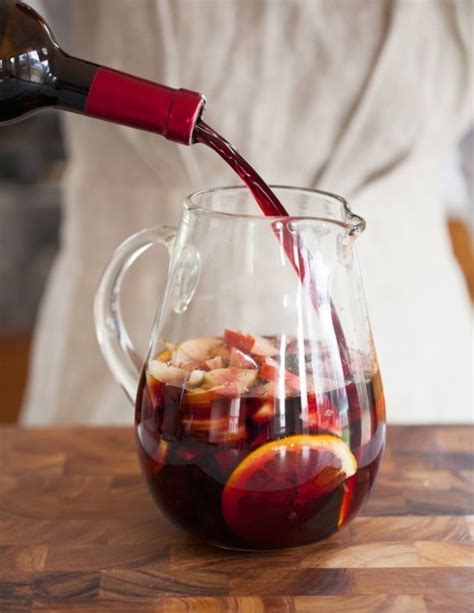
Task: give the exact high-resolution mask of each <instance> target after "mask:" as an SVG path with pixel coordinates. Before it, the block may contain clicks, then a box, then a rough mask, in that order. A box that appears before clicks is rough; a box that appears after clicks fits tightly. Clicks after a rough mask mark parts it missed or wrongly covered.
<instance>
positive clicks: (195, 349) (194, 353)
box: [178, 337, 222, 362]
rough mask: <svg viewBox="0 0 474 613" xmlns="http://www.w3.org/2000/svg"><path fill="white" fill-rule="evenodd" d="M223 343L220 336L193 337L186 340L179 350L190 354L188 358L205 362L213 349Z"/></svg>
mask: <svg viewBox="0 0 474 613" xmlns="http://www.w3.org/2000/svg"><path fill="white" fill-rule="evenodd" d="M221 344H222V340H221V339H219V338H214V337H211V338H191V339H189V340H188V341H184V343H181V345H180V346H179V347H178V350H180V351H182V352H183V353H185V354H186V355H187V356H189V358H188V359H190V360H194V361H196V362H205V361H206V360H208V359H209V358H210V357H212V356H211V349H213V348H214V347H217V346H218V345H221Z"/></svg>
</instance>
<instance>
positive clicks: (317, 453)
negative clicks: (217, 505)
mask: <svg viewBox="0 0 474 613" xmlns="http://www.w3.org/2000/svg"><path fill="white" fill-rule="evenodd" d="M356 470H357V461H356V459H355V457H354V456H353V454H352V452H351V450H350V449H349V447H348V446H347V445H346V443H344V441H342V440H341V439H339V438H337V437H335V436H330V435H317V436H313V435H297V436H290V437H287V438H283V439H280V440H277V441H272V442H270V443H267V444H265V445H262V447H259V448H258V449H256V450H255V451H253V452H252V453H251V454H250V455H248V456H247V457H246V458H245V460H243V462H241V463H240V464H239V465H238V466H237V468H236V469H235V470H234V472H233V473H232V475H231V476H230V478H229V480H228V481H227V484H226V486H225V488H224V491H223V493H222V514H223V516H224V519H225V521H226V523H227V525H228V526H229V528H230V529H231V530H232V531H233V532H234V533H235V534H236V535H238V536H240V537H241V538H243V539H245V540H247V541H249V542H252V543H270V542H272V541H278V540H279V539H280V540H281V536H282V535H285V537H289V536H290V534H291V532H292V531H294V530H298V529H299V528H300V527H301V526H302V525H303V524H304V523H305V522H307V521H308V520H309V519H311V518H312V517H313V516H315V514H316V513H317V512H318V511H319V510H320V509H321V503H324V499H323V498H322V497H323V496H324V495H325V494H328V493H329V492H331V491H333V490H335V489H336V488H337V487H338V486H340V485H341V484H342V483H343V482H344V481H345V480H346V479H347V478H348V477H351V476H352V475H354V474H355V472H356Z"/></svg>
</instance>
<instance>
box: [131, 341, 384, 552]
mask: <svg viewBox="0 0 474 613" xmlns="http://www.w3.org/2000/svg"><path fill="white" fill-rule="evenodd" d="M284 344H285V348H284V351H283V352H282V350H281V347H282V337H279V338H276V337H273V338H272V337H265V338H263V337H252V336H250V335H246V334H242V333H239V332H235V331H231V330H228V331H226V333H225V335H224V336H223V337H214V338H208V339H191V340H189V341H186V342H184V343H182V344H181V345H179V346H178V347H170V350H166V351H164V352H162V353H161V354H160V355H159V356H157V357H156V358H155V359H154V360H151V361H149V362H148V364H147V367H146V370H144V372H143V374H142V378H141V382H140V387H139V393H138V398H137V405H136V422H137V439H138V448H139V454H140V460H141V463H142V467H143V471H144V474H145V477H146V479H147V482H148V486H149V488H150V490H151V493H152V495H153V497H154V498H155V500H156V501H157V503H158V505H159V507H160V508H161V509H162V510H163V511H164V512H165V513H166V515H167V516H168V517H169V518H170V519H171V520H172V521H174V522H175V523H177V524H178V525H180V526H181V527H183V528H185V529H186V530H187V531H189V532H190V533H192V534H194V535H196V536H198V537H200V538H203V539H205V540H206V541H207V542H209V543H212V544H215V545H220V546H223V547H230V548H236V549H274V548H281V547H291V546H298V545H304V544H307V543H311V542H314V541H317V540H319V539H322V538H325V537H326V536H328V535H329V534H331V533H332V532H334V531H335V530H337V529H338V528H339V527H341V526H342V525H344V524H345V523H347V521H349V520H350V519H351V518H352V517H353V516H354V515H355V514H356V513H357V512H358V510H359V509H360V507H361V505H362V504H363V503H364V501H365V500H366V499H367V496H368V494H369V492H370V489H371V487H372V485H373V482H374V479H375V476H376V473H377V470H378V466H379V463H380V459H381V455H382V452H383V442H384V427H385V423H384V422H385V416H384V399H383V393H382V388H381V384H380V375H379V373H378V371H376V372H370V369H369V368H368V369H367V371H366V372H365V374H361V377H360V380H354V381H351V382H346V383H344V382H343V383H342V385H340V384H338V383H337V382H336V381H331V380H330V378H329V377H328V378H327V379H324V380H322V379H321V372H320V366H318V371H319V372H318V373H317V374H315V373H314V372H313V366H312V365H313V362H314V359H315V358H314V356H315V355H316V353H315V347H314V345H313V344H312V343H310V342H309V341H306V342H305V343H304V356H305V357H304V360H303V361H301V357H299V356H301V347H298V346H297V342H296V340H295V339H289V338H285V339H284ZM190 354H191V356H192V357H191V358H190V357H189V355H190ZM318 354H319V356H320V355H321V350H320V349H319V351H318ZM319 359H320V358H318V360H319ZM319 364H320V362H319ZM316 382H317V387H316ZM354 397H357V398H359V399H363V400H362V402H359V401H357V402H356V403H354V402H353V399H354Z"/></svg>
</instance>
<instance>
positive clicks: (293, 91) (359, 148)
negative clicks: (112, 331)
mask: <svg viewBox="0 0 474 613" xmlns="http://www.w3.org/2000/svg"><path fill="white" fill-rule="evenodd" d="M71 6H72V3H71ZM472 6H473V5H472V3H471V2H470V0H465V1H464V0H452V1H449V0H445V1H444V0H438V1H436V2H432V1H429V0H405V1H403V0H393V1H378V2H374V1H372V0H332V1H325V0H309V1H307V2H304V1H291V2H290V1H281V2H280V1H277V0H274V1H270V0H269V1H266V2H263V1H260V2H251V1H236V0H226V1H225V2H222V1H219V0H202V1H200V2H197V1H194V0H133V1H132V0H80V1H78V2H76V3H75V4H74V9H75V14H74V16H73V20H72V23H73V24H74V28H75V30H76V39H75V42H74V43H73V45H72V48H71V49H70V51H71V52H72V53H73V54H75V55H79V56H82V57H86V58H89V59H91V60H94V61H96V62H98V63H102V64H106V65H109V66H113V67H116V68H119V69H122V70H125V71H127V72H131V73H135V74H137V73H139V74H140V76H143V77H145V78H149V79H152V80H157V81H160V82H163V83H167V84H169V85H172V86H183V87H187V88H190V89H196V90H199V91H202V92H203V93H205V94H206V96H207V99H208V105H207V114H206V118H207V119H208V121H209V123H211V124H212V125H214V126H215V127H216V128H217V129H218V130H219V131H220V132H221V133H223V134H225V135H226V137H227V138H229V139H230V140H231V141H232V142H234V144H235V145H236V146H237V147H238V148H239V150H241V151H242V153H243V154H244V155H245V156H246V157H247V158H248V159H249V160H250V161H251V162H252V163H253V164H254V165H255V166H256V168H257V169H258V170H259V171H260V172H261V173H262V175H263V176H264V177H265V178H266V179H267V180H268V181H270V182H274V183H282V184H293V185H302V186H310V187H317V188H320V189H325V190H328V191H334V192H336V193H340V194H342V195H345V196H347V197H348V198H349V200H350V202H351V204H352V208H353V209H354V210H355V211H356V212H357V213H360V214H361V215H363V216H364V217H365V219H366V220H367V225H368V230H367V232H366V234H364V235H363V236H362V237H361V238H360V239H359V243H358V250H359V256H360V260H361V269H362V273H363V277H364V282H365V287H366V293H367V299H368V304H369V312H370V314H371V320H372V325H373V332H374V337H375V340H376V345H377V347H378V353H379V359H380V364H381V370H382V376H383V379H384V383H385V391H386V397H387V407H388V415H389V419H390V420H391V421H392V422H397V421H398V422H400V421H404V422H433V421H448V422H450V421H467V420H468V419H470V416H471V410H472V408H471V386H470V380H471V376H472V372H471V368H472V356H471V333H470V312H469V302H468V296H467V292H466V290H465V287H464V284H463V280H462V277H461V274H460V271H459V269H458V267H457V265H456V263H455V260H454V256H453V254H452V251H451V247H450V242H449V237H448V234H447V230H446V225H445V220H444V213H443V207H442V203H441V199H440V163H441V161H442V160H443V159H445V157H446V156H447V154H448V152H449V151H450V149H451V148H452V146H453V144H454V143H455V142H456V141H457V139H458V138H459V136H460V135H461V134H462V133H463V132H464V131H465V130H466V128H467V127H468V124H469V121H470V120H471V117H472V115H471V113H472V48H471V46H472V39H471V37H470V24H471V23H472ZM67 132H68V137H69V146H70V156H71V164H70V168H69V172H68V174H67V178H66V182H65V219H64V224H63V235H62V247H61V252H60V254H59V256H58V258H57V261H56V265H55V267H54V271H53V274H52V276H51V279H50V283H49V286H48V291H47V293H46V297H45V300H44V303H43V307H42V309H41V316H40V320H39V326H38V332H37V337H36V342H35V350H34V356H33V360H32V376H31V379H30V386H29V394H28V398H27V401H26V406H25V410H24V413H23V421H24V423H28V424H39V423H72V422H89V423H97V422H109V423H110V422H115V423H130V422H131V421H132V419H133V411H132V409H131V407H130V406H128V404H127V401H126V399H125V397H124V395H123V394H122V392H121V390H120V389H119V387H118V386H117V384H116V383H115V382H114V381H113V380H112V377H111V375H110V374H109V373H108V371H107V368H106V366H105V364H104V362H103V359H102V356H101V355H100V352H99V349H98V347H97V343H96V341H95V337H94V328H93V318H92V301H93V295H94V291H95V288H96V285H97V282H98V279H99V276H100V273H101V270H102V269H103V267H104V266H105V264H106V262H107V261H108V259H109V258H110V255H111V253H112V250H113V249H114V248H115V247H116V246H117V245H118V243H119V242H120V241H122V240H123V239H124V238H126V237H127V236H128V235H130V234H131V233H132V232H135V231H136V230H138V229H140V228H143V227H145V226H148V225H153V224H155V223H175V222H176V221H177V218H178V215H179V211H180V202H181V201H182V199H183V197H184V196H185V195H186V194H187V193H189V192H191V191H194V190H196V189H201V188H206V187H211V186H215V185H223V184H234V183H236V179H235V177H234V176H233V175H232V174H231V173H230V171H229V170H227V169H226V168H225V167H224V165H223V163H222V162H221V160H220V159H219V158H218V157H217V156H215V155H214V154H212V152H210V151H207V150H205V149H203V148H202V147H200V146H193V147H180V146H176V145H174V144H172V143H169V142H166V141H164V140H163V139H160V138H158V137H156V136H154V135H151V134H146V133H144V132H139V131H135V130H131V129H128V128H124V127H119V126H115V125H108V124H106V123H101V122H97V121H93V120H91V119H87V118H83V117H76V116H69V117H68V118H67ZM165 258H166V256H165V254H164V253H163V258H162V259H163V261H164V260H165ZM155 259H156V255H155ZM138 269H139V270H140V269H141V270H142V272H143V271H145V270H146V269H147V264H146V263H143V264H141V265H139V266H138ZM153 273H154V274H151V275H150V274H148V275H145V274H143V275H141V276H140V273H139V272H137V273H136V275H135V276H134V279H133V280H132V282H131V283H130V288H129V289H131V291H130V292H129V303H130V304H131V305H133V306H132V307H131V308H129V310H128V311H129V317H128V320H129V322H130V328H131V332H132V336H136V337H138V338H140V341H141V347H142V348H144V347H145V345H146V338H147V336H148V333H149V327H150V324H151V317H152V314H153V311H154V309H155V308H156V306H157V303H158V295H159V291H158V280H157V279H158V277H159V274H160V272H159V271H158V270H156V266H155V268H154V271H153Z"/></svg>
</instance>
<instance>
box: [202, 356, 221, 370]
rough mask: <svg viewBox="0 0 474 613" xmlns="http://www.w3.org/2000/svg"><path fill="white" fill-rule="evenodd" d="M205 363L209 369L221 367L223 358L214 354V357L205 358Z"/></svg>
mask: <svg viewBox="0 0 474 613" xmlns="http://www.w3.org/2000/svg"><path fill="white" fill-rule="evenodd" d="M205 364H206V366H207V368H208V369H209V370H214V369H216V368H223V367H224V360H223V359H222V357H221V356H220V355H216V356H215V357H213V358H210V359H209V360H206V361H205Z"/></svg>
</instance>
